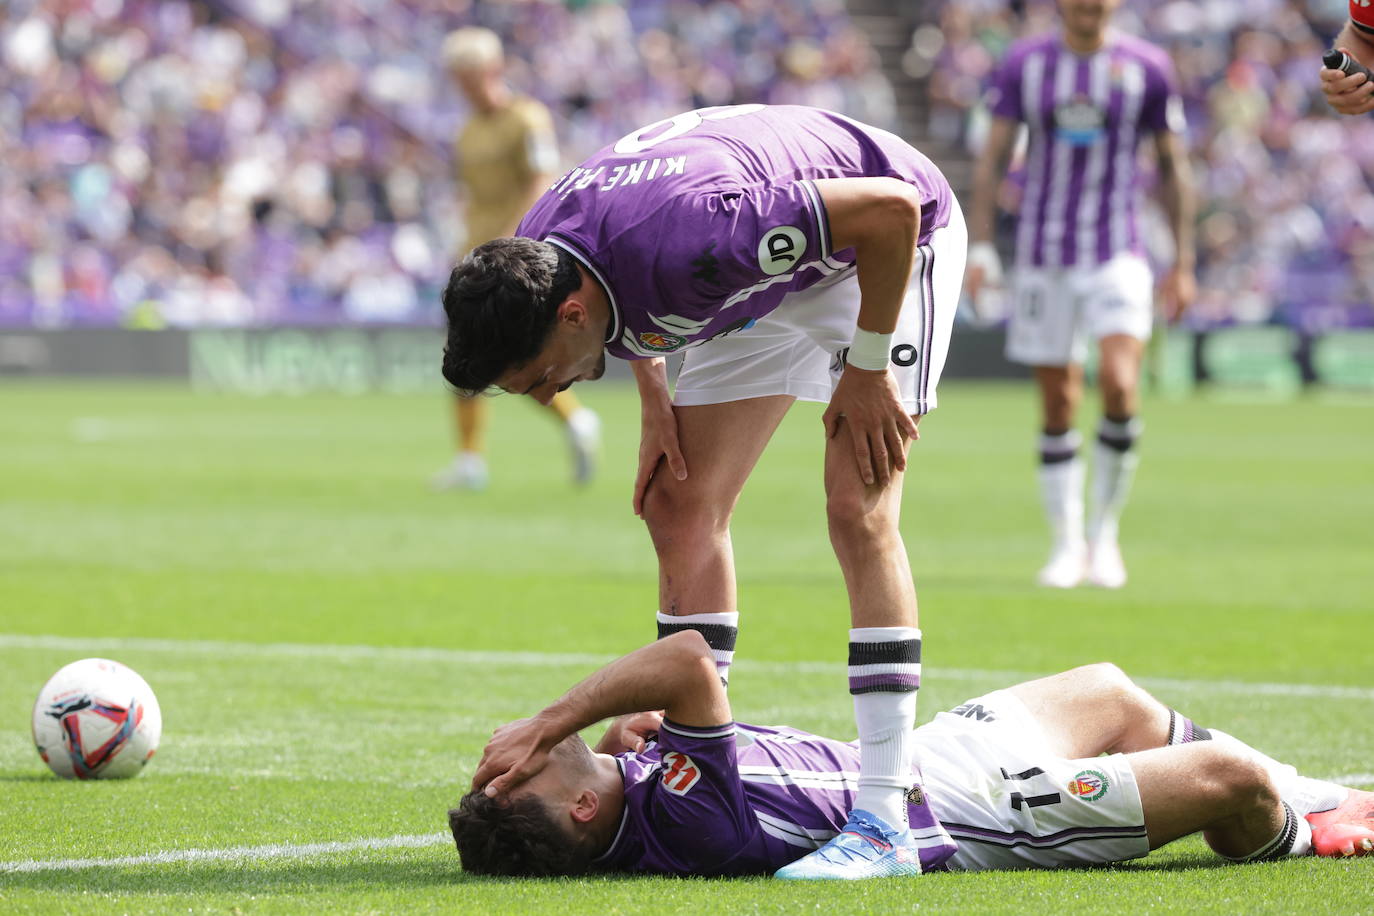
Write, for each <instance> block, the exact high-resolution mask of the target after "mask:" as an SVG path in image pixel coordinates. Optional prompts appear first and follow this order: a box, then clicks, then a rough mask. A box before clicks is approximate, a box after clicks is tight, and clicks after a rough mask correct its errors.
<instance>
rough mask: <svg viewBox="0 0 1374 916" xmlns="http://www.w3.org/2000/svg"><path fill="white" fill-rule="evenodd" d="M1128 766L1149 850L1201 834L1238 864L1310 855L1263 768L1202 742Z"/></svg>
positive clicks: (1306, 834)
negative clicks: (1148, 842)
mask: <svg viewBox="0 0 1374 916" xmlns="http://www.w3.org/2000/svg"><path fill="white" fill-rule="evenodd" d="M1127 759H1128V760H1129V761H1130V764H1131V770H1132V772H1134V774H1135V779H1136V785H1137V787H1138V788H1139V790H1140V803H1141V807H1142V808H1143V810H1144V813H1145V828H1146V831H1147V834H1148V836H1149V841H1150V848H1151V849H1158V848H1159V847H1160V846H1163V845H1164V844H1166V843H1171V842H1173V841H1174V840H1176V839H1178V838H1179V837H1183V836H1187V835H1189V834H1191V833H1197V832H1199V831H1201V832H1202V834H1203V837H1204V838H1205V839H1206V840H1207V844H1208V845H1209V846H1211V847H1212V849H1214V850H1215V851H1216V852H1217V853H1218V854H1220V855H1222V856H1225V857H1226V858H1228V859H1232V860H1234V861H1237V862H1262V861H1270V860H1273V859H1279V858H1282V857H1284V856H1288V855H1304V854H1306V853H1307V852H1308V851H1309V850H1310V849H1311V846H1312V828H1311V827H1310V826H1309V825H1308V823H1307V821H1306V820H1305V819H1304V818H1303V817H1302V816H1301V815H1300V814H1298V813H1297V812H1295V811H1294V810H1293V808H1292V807H1291V806H1290V805H1289V804H1288V803H1287V802H1285V801H1284V800H1283V799H1282V798H1281V797H1280V794H1279V791H1278V788H1277V787H1276V786H1275V785H1274V783H1273V781H1272V780H1271V779H1270V777H1269V773H1268V772H1267V771H1266V770H1265V768H1264V767H1263V766H1261V765H1260V763H1259V762H1258V761H1255V760H1253V759H1251V758H1250V757H1248V756H1247V755H1245V754H1243V753H1241V752H1240V751H1238V750H1236V749H1234V748H1231V747H1227V746H1225V745H1221V744H1218V743H1216V742H1203V743H1197V744H1190V745H1188V746H1186V747H1171V748H1159V749H1156V750H1150V751H1140V752H1138V753H1134V754H1131V755H1129V756H1128V758H1127Z"/></svg>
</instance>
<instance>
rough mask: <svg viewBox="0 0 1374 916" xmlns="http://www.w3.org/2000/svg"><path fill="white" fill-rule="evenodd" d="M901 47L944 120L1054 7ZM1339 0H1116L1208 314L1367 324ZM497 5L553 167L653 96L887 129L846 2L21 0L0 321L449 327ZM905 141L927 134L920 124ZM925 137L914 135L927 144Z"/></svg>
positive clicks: (4, 141) (880, 93) (1366, 234)
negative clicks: (455, 147) (1334, 38)
mask: <svg viewBox="0 0 1374 916" xmlns="http://www.w3.org/2000/svg"><path fill="white" fill-rule="evenodd" d="M924 8H926V9H928V10H931V11H933V12H932V15H933V16H935V17H936V18H935V19H934V21H932V23H931V24H930V25H928V26H925V27H923V28H920V29H918V30H917V32H916V34H915V35H914V36H913V42H912V49H911V51H910V52H909V53H908V55H907V69H908V70H909V71H910V72H911V73H912V74H913V75H916V76H918V77H921V78H923V79H928V80H929V87H930V91H931V123H930V130H931V132H932V133H933V134H934V135H935V136H936V137H938V138H942V139H944V140H948V141H957V142H959V143H965V144H969V146H970V147H973V146H976V143H977V138H978V136H979V131H980V127H979V124H980V119H979V114H978V97H979V95H980V90H981V86H982V83H983V81H984V79H985V77H986V75H987V73H988V71H989V69H990V67H991V66H992V65H993V63H994V62H995V59H996V57H997V55H998V54H999V53H1000V52H1001V51H1002V50H1003V49H1004V48H1005V46H1006V45H1007V44H1008V43H1009V42H1010V41H1011V40H1012V39H1013V38H1014V37H1016V36H1017V35H1019V34H1022V33H1024V32H1026V31H1038V30H1043V29H1046V28H1053V27H1054V22H1053V6H1052V4H1050V3H1048V2H1042V3H1038V4H1035V3H1033V4H1030V5H1029V8H1025V5H1024V4H1020V3H1014V4H1008V3H1006V2H1003V0H960V2H947V3H944V4H940V3H929V4H926V5H925V7H924ZM1343 9H1344V0H1329V2H1328V0H1320V2H1311V3H1307V4H1304V3H1301V2H1288V3H1283V2H1278V0H1253V2H1247V3H1244V4H1241V3H1238V2H1233V0H1226V2H1222V0H1169V2H1145V0H1128V7H1127V9H1126V10H1123V12H1122V14H1121V18H1122V21H1121V23H1120V24H1121V25H1122V26H1124V27H1125V28H1128V29H1130V30H1132V31H1138V32H1141V33H1143V34H1146V35H1148V36H1152V37H1153V38H1154V39H1155V40H1157V41H1160V42H1161V43H1164V44H1165V45H1167V46H1168V47H1170V48H1171V50H1172V51H1173V53H1174V57H1175V60H1176V62H1177V64H1178V68H1179V71H1180V75H1181V80H1182V84H1183V88H1184V92H1185V95H1186V98H1187V102H1188V109H1189V115H1190V125H1191V126H1190V130H1191V133H1192V139H1193V143H1194V149H1195V153H1196V157H1197V160H1198V165H1199V176H1200V191H1201V196H1202V198H1203V216H1202V225H1201V231H1200V255H1201V278H1202V285H1203V294H1202V299H1201V301H1200V303H1199V304H1198V306H1197V308H1196V311H1195V317H1194V319H1193V320H1194V321H1196V322H1198V323H1200V324H1204V325H1210V324H1219V323H1222V324H1224V323H1230V322H1262V321H1268V320H1284V321H1289V322H1292V323H1295V324H1297V325H1299V326H1302V327H1304V328H1306V329H1309V330H1315V329H1318V328H1321V327H1329V326H1337V325H1343V324H1351V323H1356V324H1374V312H1372V311H1371V307H1370V303H1371V301H1374V192H1372V191H1371V187H1372V186H1374V120H1371V119H1369V118H1363V119H1343V120H1337V119H1336V118H1335V117H1333V116H1331V115H1330V114H1329V113H1328V112H1327V110H1326V109H1325V106H1324V103H1323V102H1322V100H1321V97H1320V94H1319V92H1317V90H1316V80H1315V73H1316V69H1317V67H1318V56H1319V53H1320V50H1321V48H1322V46H1323V40H1324V39H1325V38H1326V37H1327V36H1329V35H1330V34H1334V32H1335V31H1336V29H1337V28H1339V25H1340V23H1341V21H1342V17H1343V15H1344V13H1343ZM473 23H475V24H481V25H486V26H489V27H491V28H494V29H495V30H497V31H498V32H500V33H501V34H502V35H503V36H505V37H506V39H507V40H508V43H509V47H510V50H511V52H512V57H513V60H512V61H511V64H512V68H511V80H512V82H513V83H514V84H515V85H516V87H517V88H519V89H520V90H521V91H524V92H527V93H529V94H531V95H533V96H535V97H537V98H539V99H541V100H542V101H544V102H545V103H546V104H548V105H549V107H550V108H551V109H552V110H553V112H554V114H555V117H556V118H557V122H558V123H557V127H558V131H559V137H560V141H561V143H562V152H563V157H564V159H565V161H566V162H568V163H571V162H575V161H577V160H578V159H579V158H581V157H582V156H584V155H586V154H587V153H589V152H591V151H592V150H594V149H596V148H597V147H599V146H601V145H603V144H605V143H607V142H610V141H612V140H614V139H616V138H617V137H619V136H621V135H623V134H625V133H627V132H628V131H629V130H631V129H633V128H635V127H637V126H640V125H642V124H645V123H649V122H652V121H655V120H658V119H659V118H662V117H664V116H665V115H668V114H672V113H675V112H677V111H681V110H684V109H687V108H692V107H698V106H703V105H714V104H725V103H731V102H740V101H766V102H778V103H782V102H796V103H804V104H812V105H820V106H822V107H826V108H832V109H836V110H840V111H843V112H845V113H847V114H850V115H852V116H854V117H857V118H859V119H861V120H865V121H868V122H870V123H875V124H879V125H882V126H888V127H891V126H893V123H894V119H895V103H894V100H893V93H892V89H891V87H890V86H889V84H888V82H887V80H886V79H885V78H884V77H883V76H882V75H881V72H880V70H879V68H878V65H877V59H876V55H875V54H874V53H873V51H872V49H871V48H870V46H869V44H868V42H867V40H866V39H865V38H864V37H863V35H862V34H861V32H860V31H859V30H858V29H856V28H855V27H854V25H853V24H852V22H851V21H850V19H849V17H848V15H847V14H846V12H845V8H844V4H843V0H793V2H789V3H771V2H765V0H625V2H624V3H623V4H616V3H610V2H596V0H580V2H575V0H557V2H555V0H525V2H518V3H481V2H471V0H216V2H189V0H8V2H6V3H4V4H0V163H3V166H2V167H0V324H11V325H13V324H20V325H37V326H45V327H60V326H69V325H79V324H125V325H130V326H142V327H156V326H161V325H163V324H170V325H178V326H185V325H205V324H229V325H233V324H272V323H286V322H290V323H328V322H336V321H418V322H427V321H438V320H439V318H440V315H441V312H440V309H439V304H438V295H437V289H438V287H439V285H440V284H441V283H442V282H443V279H444V277H445V276H446V273H447V270H448V267H449V266H450V261H451V259H452V257H453V256H454V255H456V254H457V253H458V252H456V251H454V246H455V239H458V238H461V237H462V225H461V220H462V208H461V204H460V202H458V201H457V200H456V199H455V194H454V189H453V181H452V166H451V162H450V161H449V155H450V144H451V142H452V139H453V136H454V134H455V132H456V130H457V128H458V126H459V125H460V124H461V123H462V120H463V118H464V117H465V114H466V112H465V109H464V104H463V102H462V100H461V97H460V96H459V94H458V93H457V91H456V90H455V89H454V88H453V87H452V86H450V85H449V83H448V80H447V76H446V74H445V73H444V72H443V69H442V66H441V64H440V61H441V55H440V52H439V47H440V45H441V43H442V41H443V38H444V36H445V34H446V33H447V32H448V31H449V30H450V29H452V28H455V27H457V26H460V25H465V24H473ZM913 139H917V138H913ZM917 142H919V139H917Z"/></svg>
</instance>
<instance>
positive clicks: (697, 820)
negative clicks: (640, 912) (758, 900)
mask: <svg viewBox="0 0 1374 916" xmlns="http://www.w3.org/2000/svg"><path fill="white" fill-rule="evenodd" d="M616 759H617V760H618V761H619V763H620V771H621V776H622V778H623V780H624V784H625V810H624V813H623V815H622V816H621V822H620V828H619V830H618V831H617V833H616V836H615V839H614V840H613V841H612V843H611V846H610V848H609V849H608V850H607V851H606V852H605V853H603V854H602V856H601V857H600V858H598V859H597V860H596V864H597V865H598V866H599V867H602V868H605V869H608V870H612V871H630V872H647V873H653V874H669V875H689V874H690V875H753V874H765V873H772V872H774V871H777V870H778V869H779V868H781V867H782V866H784V865H786V864H787V863H788V862H792V861H794V860H796V859H799V858H801V857H802V856H804V855H805V854H807V853H808V852H811V851H812V850H813V849H816V848H818V847H820V846H821V845H822V844H824V843H825V842H826V841H827V840H829V839H830V838H831V837H833V836H835V834H837V833H838V832H839V831H840V830H842V829H843V828H844V825H845V821H846V820H847V818H848V816H849V811H850V809H851V808H852V807H853V803H854V795H855V792H856V791H857V789H858V780H859V748H858V744H857V743H846V742H844V741H836V740H834V739H831V738H822V737H819V736H817V735H811V734H807V733H806V732H801V731H797V730H795V729H791V728H766V727H762V726H756V725H744V724H742V723H732V724H728V725H721V726H717V727H714V728H690V727H687V726H684V725H678V724H676V723H673V722H667V721H665V722H664V723H663V727H662V729H661V730H660V731H659V734H658V741H657V742H656V743H652V744H650V745H649V746H648V747H647V748H646V749H645V750H644V751H642V752H640V753H627V754H622V755H620V756H618V757H617V758H616ZM917 776H918V778H919V774H917ZM909 799H910V803H909V804H908V806H907V811H908V812H909V816H910V820H911V831H912V834H913V835H914V836H915V838H916V842H917V844H918V846H919V847H920V858H921V868H922V870H926V871H929V870H930V869H933V868H937V867H938V866H940V865H941V864H942V863H944V861H945V860H946V859H948V858H949V857H950V856H952V855H954V853H955V851H956V849H957V847H956V846H955V844H954V841H953V840H952V839H951V838H950V836H949V834H948V833H946V832H945V829H944V827H942V826H941V825H940V823H939V821H937V820H936V818H935V813H934V811H933V810H932V809H931V805H930V802H929V800H928V799H927V798H926V796H925V792H924V791H923V790H922V789H921V788H920V787H919V785H918V787H917V788H916V789H914V790H913V791H912V792H911V794H910V796H909Z"/></svg>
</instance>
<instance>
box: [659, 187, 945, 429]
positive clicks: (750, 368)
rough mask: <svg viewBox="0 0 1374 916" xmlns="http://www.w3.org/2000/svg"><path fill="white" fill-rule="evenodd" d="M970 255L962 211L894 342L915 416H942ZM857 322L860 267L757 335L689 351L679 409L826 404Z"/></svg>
mask: <svg viewBox="0 0 1374 916" xmlns="http://www.w3.org/2000/svg"><path fill="white" fill-rule="evenodd" d="M967 253H968V230H967V229H966V228H965V226H964V217H963V214H962V213H961V212H960V211H959V205H958V203H957V202H956V203H953V204H952V206H951V209H950V219H949V225H947V226H945V227H943V228H941V229H936V230H935V231H934V232H933V233H931V238H930V242H929V243H928V244H927V245H923V246H922V247H921V248H920V249H918V250H917V253H916V259H915V267H914V269H913V270H912V273H911V279H910V281H909V282H908V284H907V290H906V298H905V299H904V301H903V303H902V311H901V315H900V316H899V318H898V322H897V330H896V333H894V334H893V337H892V361H891V367H892V371H893V372H894V373H895V375H896V377H897V382H898V384H899V385H900V387H901V392H902V403H903V404H905V405H906V409H907V410H908V411H909V412H910V413H913V414H923V413H927V412H928V411H931V410H934V409H935V405H936V397H935V389H936V386H937V385H938V384H939V381H940V373H941V372H942V371H944V367H945V357H946V355H947V354H948V353H949V335H950V329H951V327H952V325H953V323H954V312H955V310H956V309H957V308H958V305H959V288H960V286H961V285H962V284H963V282H964V259H965V257H966V256H967ZM858 316H859V279H858V274H857V271H856V270H855V269H854V268H852V267H851V268H849V269H847V270H844V271H841V272H839V273H836V274H833V275H832V276H830V277H827V278H825V279H824V280H822V281H820V282H819V283H817V284H815V285H814V286H811V287H808V288H807V289H804V290H802V291H801V292H798V293H792V294H791V295H789V296H787V298H785V299H784V300H783V301H782V304H781V305H779V306H778V307H777V308H776V309H774V310H773V311H772V312H771V313H770V314H768V315H766V316H764V317H763V318H762V319H760V320H759V322H758V323H757V324H755V325H754V326H753V327H752V328H750V329H749V330H748V331H745V332H742V333H739V334H731V335H728V336H726V337H720V338H718V339H716V340H712V341H709V342H707V343H705V344H702V345H701V346H700V347H695V348H693V349H691V350H688V351H687V353H686V357H685V359H684V361H683V365H682V371H681V372H680V373H679V374H678V378H677V388H676V390H675V392H674V397H673V403H674V404H677V405H678V406H682V407H688V406H696V405H700V404H721V403H724V402H726V401H740V400H743V399H745V398H758V397H766V396H768V395H779V394H785V395H791V396H792V397H795V398H798V399H800V400H803V401H819V402H821V403H823V404H824V403H827V402H829V400H830V395H831V394H832V393H833V392H834V390H835V385H836V384H837V383H838V382H839V380H840V375H841V374H842V373H843V372H844V363H843V361H842V359H841V357H840V354H841V352H842V351H844V350H845V349H846V348H848V347H849V344H850V342H851V340H852V339H853V337H854V327H855V322H856V321H857V320H858Z"/></svg>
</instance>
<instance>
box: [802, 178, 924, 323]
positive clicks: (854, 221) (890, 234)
mask: <svg viewBox="0 0 1374 916" xmlns="http://www.w3.org/2000/svg"><path fill="white" fill-rule="evenodd" d="M815 185H816V189H817V190H818V191H819V192H820V195H821V199H822V201H824V203H825V209H826V218H827V220H828V221H829V223H830V241H831V248H832V249H833V250H835V251H840V250H843V249H846V248H852V249H853V250H854V262H855V265H856V266H857V268H858V275H859V302H860V305H859V320H858V326H859V328H860V329H861V330H864V331H871V332H874V333H878V334H890V333H892V331H893V330H895V329H896V327H897V317H898V315H899V314H900V313H901V310H902V299H903V297H904V295H905V293H906V285H907V281H908V279H909V278H910V277H911V266H912V261H913V258H914V252H915V250H916V239H917V237H918V236H919V235H920V232H921V198H920V195H919V194H918V193H917V191H916V189H915V188H913V187H912V186H911V185H909V184H907V183H906V182H904V181H900V180H898V179H896V178H830V179H821V180H818V181H816V182H815Z"/></svg>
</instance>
